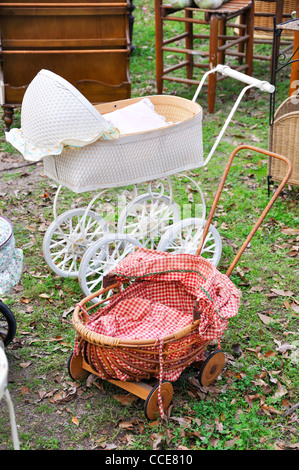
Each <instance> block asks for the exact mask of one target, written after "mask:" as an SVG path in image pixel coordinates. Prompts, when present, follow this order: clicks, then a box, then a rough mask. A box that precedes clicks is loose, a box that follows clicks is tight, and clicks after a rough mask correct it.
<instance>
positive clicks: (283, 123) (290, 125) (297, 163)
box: [268, 96, 299, 186]
mask: <svg viewBox="0 0 299 470" xmlns="http://www.w3.org/2000/svg"><path fill="white" fill-rule="evenodd" d="M269 149H270V150H271V151H272V152H275V153H278V154H280V155H284V156H285V157H287V158H288V159H289V160H290V161H291V162H292V166H293V171H292V174H291V176H290V179H289V181H288V183H289V184H291V185H295V186H299V100H298V99H297V98H296V97H293V96H290V97H288V98H287V99H286V100H285V101H284V102H283V103H281V105H280V106H279V107H278V108H277V111H276V112H275V116H274V122H273V124H272V126H270V129H269ZM268 174H269V175H270V176H271V178H272V179H273V180H274V181H282V180H283V177H284V174H285V164H284V162H283V161H281V160H278V159H277V158H275V159H274V158H270V157H269V160H268Z"/></svg>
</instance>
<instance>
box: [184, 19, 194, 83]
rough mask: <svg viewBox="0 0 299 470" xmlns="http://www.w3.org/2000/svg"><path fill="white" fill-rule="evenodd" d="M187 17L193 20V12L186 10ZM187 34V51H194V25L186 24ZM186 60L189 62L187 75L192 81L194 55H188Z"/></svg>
mask: <svg viewBox="0 0 299 470" xmlns="http://www.w3.org/2000/svg"><path fill="white" fill-rule="evenodd" d="M185 17H186V18H188V19H190V18H191V19H192V18H193V12H192V10H185ZM185 32H186V33H187V36H186V39H185V44H186V49H190V50H193V24H192V23H189V22H186V23H185ZM186 60H187V62H188V64H187V66H186V69H187V71H186V73H187V78H188V79H189V80H192V77H193V55H192V54H186Z"/></svg>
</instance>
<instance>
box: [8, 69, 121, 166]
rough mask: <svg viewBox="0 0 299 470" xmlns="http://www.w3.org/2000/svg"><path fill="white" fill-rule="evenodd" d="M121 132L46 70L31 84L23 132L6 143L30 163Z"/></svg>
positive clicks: (15, 133) (25, 100)
mask: <svg viewBox="0 0 299 470" xmlns="http://www.w3.org/2000/svg"><path fill="white" fill-rule="evenodd" d="M101 137H102V138H103V139H116V138H118V137H119V131H118V130H117V129H116V128H114V127H112V126H111V123H109V122H108V121H107V120H106V119H104V118H103V116H102V115H101V114H100V113H99V111H98V110H97V109H96V108H95V107H94V106H93V105H92V104H91V103H90V102H89V101H88V100H87V99H86V98H85V97H84V96H83V95H82V94H81V93H80V92H79V90H77V89H76V88H75V87H74V86H73V85H72V84H71V83H69V82H68V81H67V80H65V79H64V78H62V77H61V76H59V75H57V74H55V73H53V72H51V71H49V70H45V69H42V70H40V72H39V73H38V74H37V75H36V76H35V78H34V79H33V80H32V82H31V83H30V84H29V86H28V88H27V90H26V92H25V94H24V98H23V102H22V108H21V129H16V128H13V129H11V130H10V131H9V132H7V133H6V139H7V141H8V142H10V143H11V144H12V145H13V146H14V147H15V148H16V149H17V150H19V152H21V153H22V154H23V156H24V158H25V159H26V160H30V161H39V160H40V159H42V158H43V157H45V156H47V155H59V154H60V153H61V152H62V150H63V148H64V146H66V145H71V146H74V147H84V146H85V145H89V144H91V143H93V142H95V141H96V140H98V139H99V138H101Z"/></svg>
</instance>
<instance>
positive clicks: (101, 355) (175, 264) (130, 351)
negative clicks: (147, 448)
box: [68, 145, 292, 419]
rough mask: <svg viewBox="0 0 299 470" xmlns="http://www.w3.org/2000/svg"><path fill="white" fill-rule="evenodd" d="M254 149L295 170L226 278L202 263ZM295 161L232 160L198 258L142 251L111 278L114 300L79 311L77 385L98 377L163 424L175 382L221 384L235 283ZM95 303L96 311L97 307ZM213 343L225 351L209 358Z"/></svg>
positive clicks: (72, 361)
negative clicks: (220, 208)
mask: <svg viewBox="0 0 299 470" xmlns="http://www.w3.org/2000/svg"><path fill="white" fill-rule="evenodd" d="M243 149H249V150H252V151H256V152H259V153H261V154H264V155H268V156H271V157H272V158H275V159H278V160H279V161H282V162H284V163H285V164H287V171H286V176H285V177H284V179H283V181H282V183H281V184H280V186H279V188H278V190H277V191H276V193H275V194H274V195H273V196H272V198H271V200H270V201H269V202H268V204H267V206H266V208H265V209H264V211H263V213H262V215H261V216H260V217H259V219H258V221H257V222H256V224H255V225H254V227H253V228H252V230H251V232H250V234H249V235H248V237H247V239H246V240H245V242H244V243H243V245H242V247H241V248H240V250H239V252H238V254H237V255H236V257H235V259H234V260H233V262H232V264H231V265H230V267H229V269H228V271H227V272H226V274H225V275H224V274H221V273H220V272H219V271H218V270H217V269H216V267H215V266H214V265H213V264H212V263H210V262H209V261H207V260H205V259H204V258H202V257H201V256H200V253H201V250H202V246H203V245H204V238H205V236H206V234H207V233H208V230H209V224H210V223H211V220H212V217H213V214H214V212H215V209H216V206H217V203H218V200H219V198H220V195H221V192H222V189H223V186H224V183H225V180H226V177H227V174H228V172H229V168H230V166H231V164H232V161H233V159H234V157H235V155H236V154H237V153H238V152H239V151H241V150H243ZM291 171H292V167H291V163H290V161H289V160H288V159H287V158H285V157H282V156H280V155H277V154H274V153H272V152H269V151H266V150H261V149H257V148H255V147H252V146H249V145H243V146H240V147H238V148H236V149H235V150H234V151H233V153H232V154H231V156H230V158H229V161H228V163H227V166H226V169H225V171H224V174H223V176H222V179H221V182H220V185H219V188H218V191H217V193H216V196H215V199H214V202H213V205H212V208H211V211H210V214H209V217H208V219H207V224H206V225H205V229H204V232H203V235H202V239H201V241H200V243H199V246H198V249H197V252H196V254H195V255H190V254H170V253H165V252H160V251H155V250H148V249H145V248H140V249H137V250H136V252H134V253H132V254H130V255H129V256H128V257H127V258H125V259H124V260H122V261H121V262H120V263H119V264H118V265H117V266H116V267H115V268H114V269H112V271H111V272H110V273H109V276H107V277H106V284H107V286H106V287H104V288H103V289H102V290H101V293H107V292H108V291H111V292H112V295H111V296H110V297H109V299H108V302H107V299H106V301H105V300H102V301H100V302H99V303H98V304H96V305H95V304H93V303H92V300H93V298H94V297H98V296H99V292H96V293H94V294H92V295H90V296H88V297H86V298H85V299H83V300H82V301H81V302H80V304H79V305H77V306H76V308H75V311H74V314H73V325H74V328H75V331H76V339H75V347H74V351H73V353H72V354H71V356H70V358H69V363H68V369H69V373H70V376H71V377H72V378H73V379H74V380H83V379H84V378H86V377H87V376H88V374H90V373H92V374H95V375H97V376H99V377H101V378H102V379H104V380H107V381H109V382H110V383H113V384H115V385H117V386H119V387H120V388H122V389H125V390H127V391H129V392H131V393H133V394H135V395H136V396H138V397H140V398H142V399H143V400H145V415H146V417H147V418H149V419H154V418H155V417H156V416H157V413H160V415H161V416H162V417H163V416H164V413H165V411H166V410H167V408H168V406H169V404H170V403H171V400H172V396H173V386H172V382H173V381H175V380H177V378H178V377H179V376H180V374H181V373H182V371H183V370H184V369H185V368H186V367H187V366H189V365H193V366H196V367H198V368H199V370H200V372H199V379H200V382H201V384H202V385H203V386H209V385H210V384H211V383H213V381H214V380H215V379H216V378H217V377H218V376H219V374H220V372H221V370H222V368H223V366H224V363H225V356H224V354H223V352H222V351H221V349H220V337H221V335H222V333H223V332H224V331H225V329H226V328H227V326H228V321H229V319H230V318H231V317H233V316H235V315H236V314H237V313H238V308H239V301H240V297H239V292H238V289H237V288H236V287H235V286H234V284H233V283H232V282H231V280H230V279H229V276H230V274H231V272H232V270H233V269H234V267H235V265H236V264H237V262H238V260H239V258H240V256H241V254H242V253H243V252H244V250H245V248H246V247H247V245H248V243H249V241H250V240H251V238H252V237H253V235H254V234H255V232H256V230H257V229H258V227H259V226H260V224H261V223H262V221H263V219H264V218H265V216H266V214H267V213H268V211H269V209H270V208H271V206H272V205H273V203H274V201H275V199H276V198H277V197H278V195H279V193H280V191H281V190H282V188H283V187H284V185H285V184H286V182H287V181H288V179H289V177H290V175H291ZM90 302H91V303H92V304H91V306H90V305H89V303H90ZM212 340H218V341H219V348H218V350H216V351H214V352H213V353H212V354H210V355H208V357H205V354H206V350H207V347H208V346H209V344H210V343H211V342H212Z"/></svg>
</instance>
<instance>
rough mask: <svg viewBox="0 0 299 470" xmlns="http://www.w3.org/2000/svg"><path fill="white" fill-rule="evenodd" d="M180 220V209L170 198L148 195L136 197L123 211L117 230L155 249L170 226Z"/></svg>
mask: <svg viewBox="0 0 299 470" xmlns="http://www.w3.org/2000/svg"><path fill="white" fill-rule="evenodd" d="M180 219H181V216H180V208H179V207H178V206H177V204H175V203H174V202H173V201H172V200H171V198H170V197H168V196H163V195H162V196H161V195H157V196H156V195H155V194H153V195H151V194H148V193H147V194H144V195H141V196H138V197H136V198H135V199H134V200H133V201H131V202H130V203H129V204H128V205H127V206H126V207H125V208H124V209H123V211H122V212H121V214H120V217H119V222H118V227H117V230H118V232H120V233H125V234H127V235H130V236H132V237H134V238H136V239H137V240H139V241H140V242H141V243H142V245H143V246H144V247H146V248H152V249H153V248H155V247H156V245H157V244H158V243H159V240H160V238H161V236H162V235H163V234H164V233H165V231H166V230H167V229H168V228H169V225H170V224H172V223H176V222H178V221H179V220H180Z"/></svg>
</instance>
